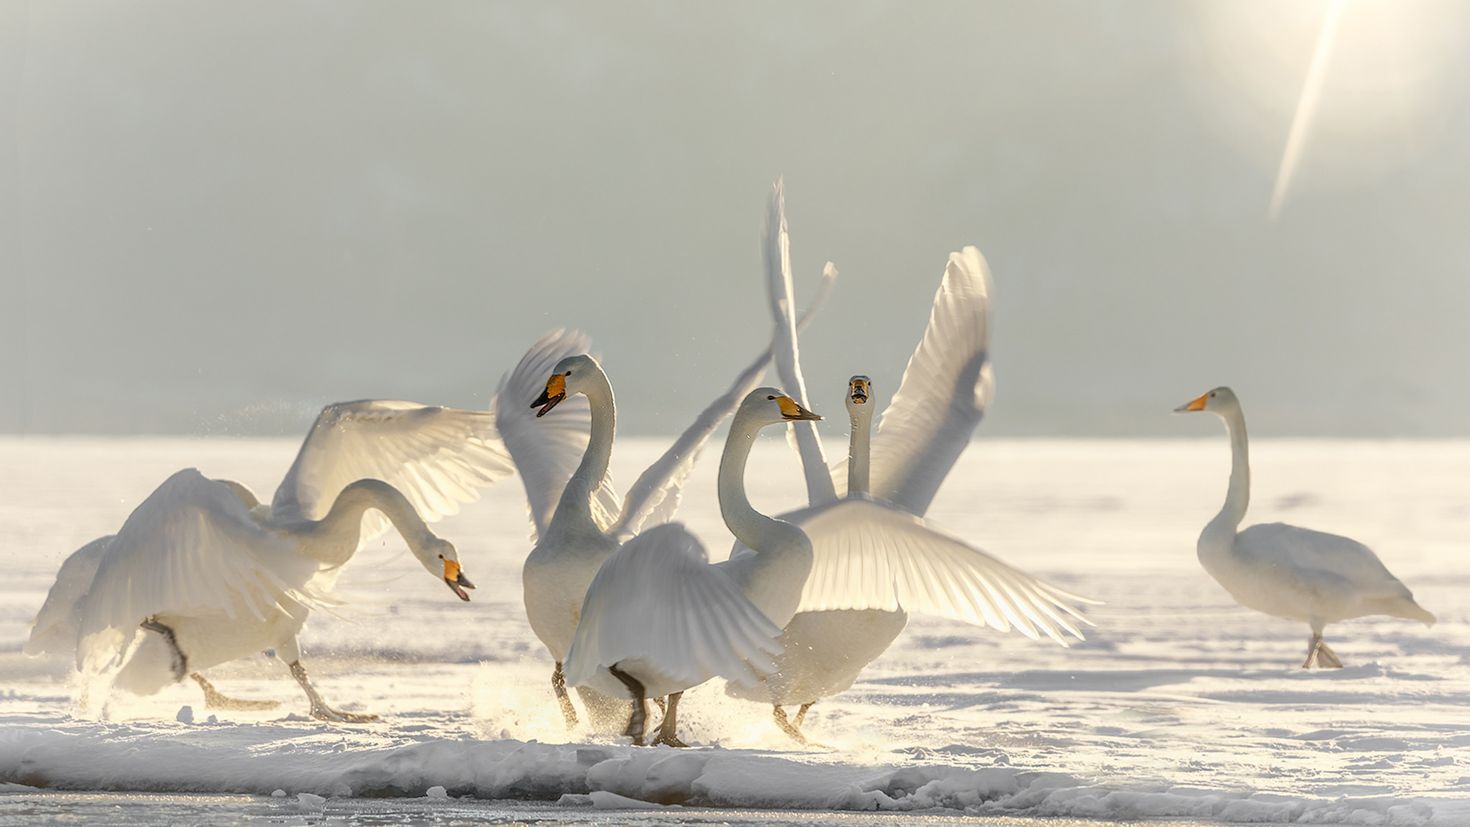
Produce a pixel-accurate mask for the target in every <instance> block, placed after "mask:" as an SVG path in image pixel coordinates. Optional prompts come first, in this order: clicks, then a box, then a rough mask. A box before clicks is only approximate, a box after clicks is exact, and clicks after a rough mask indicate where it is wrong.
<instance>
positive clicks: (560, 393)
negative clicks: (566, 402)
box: [531, 373, 567, 417]
mask: <svg viewBox="0 0 1470 827" xmlns="http://www.w3.org/2000/svg"><path fill="white" fill-rule="evenodd" d="M566 398H567V377H566V376H565V375H564V374H560V373H558V374H555V375H554V376H552V377H551V378H550V379H547V380H546V390H544V391H542V392H541V395H540V396H538V397H536V401H535V402H532V403H531V407H533V408H540V409H541V410H539V411H537V412H536V416H537V417H542V416H546V414H548V413H550V412H551V409H552V408H555V407H556V406H557V405H558V404H560V402H561V401H562V400H563V399H566Z"/></svg>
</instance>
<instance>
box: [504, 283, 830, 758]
mask: <svg viewBox="0 0 1470 827" xmlns="http://www.w3.org/2000/svg"><path fill="white" fill-rule="evenodd" d="M836 278H837V271H836V269H835V268H833V267H832V266H831V265H830V264H829V265H828V266H827V269H826V271H825V272H824V275H823V279H822V283H821V286H820V287H819V289H818V291H817V293H816V295H814V296H813V298H812V301H811V304H809V305H808V306H807V309H806V310H805V311H804V312H803V313H802V314H801V318H800V319H798V320H797V321H796V323H795V324H796V328H797V329H801V328H802V327H804V326H805V325H806V324H807V323H808V322H809V321H810V320H811V319H812V318H813V317H814V316H815V315H816V313H817V311H818V310H819V309H820V307H821V305H822V303H823V302H824V301H825V300H826V298H827V296H828V295H829V294H830V292H831V289H832V285H833V282H834V281H835V280H836ZM590 347H591V343H590V341H589V340H588V338H587V337H586V336H585V335H583V334H581V333H578V332H576V331H555V332H552V333H549V334H547V335H546V336H545V337H543V338H542V339H541V340H540V341H538V342H537V343H536V344H535V345H533V346H532V348H531V349H530V350H529V351H528V352H527V353H526V355H525V357H524V358H523V359H521V361H520V363H519V364H518V365H516V367H515V369H514V370H512V371H511V372H510V373H509V374H508V375H507V376H506V377H505V378H504V379H502V380H501V384H500V388H499V390H498V391H497V392H496V401H495V403H494V404H493V405H492V406H491V411H492V413H494V415H495V424H496V428H497V430H498V432H499V433H500V435H501V437H502V438H503V439H504V440H505V446H506V448H507V449H508V450H509V451H510V455H511V458H512V459H513V460H514V463H515V467H516V470H517V471H518V472H519V473H520V475H521V480H522V482H523V483H524V484H525V488H526V499H527V501H528V503H529V504H530V508H531V522H532V537H533V541H534V543H535V546H534V548H532V550H531V553H530V555H528V556H527V558H526V562H525V565H524V567H523V569H522V584H523V587H524V590H525V603H526V616H527V618H528V620H529V621H530V623H531V629H532V631H533V632H535V633H536V637H537V638H538V639H540V641H541V642H542V644H543V645H545V646H546V648H547V650H548V652H549V653H550V654H551V658H552V661H553V663H554V666H553V667H552V673H551V686H552V691H553V693H554V694H555V696H556V699H557V703H558V704H559V705H560V707H561V712H562V718H563V720H564V721H565V723H566V727H567V729H571V728H573V727H575V726H576V725H577V711H576V707H575V706H573V704H572V699H571V697H570V696H569V695H568V694H567V689H566V680H565V678H564V675H563V670H562V665H563V663H564V661H565V660H566V654H567V649H568V647H570V646H571V645H572V635H573V633H574V632H575V631H576V628H577V620H578V618H579V616H580V614H581V611H582V598H583V597H584V596H585V595H586V593H587V586H588V584H589V583H591V582H592V577H593V575H594V574H596V573H597V569H598V567H599V566H601V565H602V563H603V561H604V560H606V559H607V557H608V555H610V554H612V552H613V551H614V550H615V549H617V547H618V545H619V542H620V540H621V539H624V538H626V537H629V536H632V535H633V534H636V533H637V532H638V531H639V530H640V529H641V528H643V527H644V526H648V525H656V524H659V523H662V522H666V521H668V520H669V519H671V518H672V516H673V514H674V511H675V510H676V509H677V508H678V504H679V495H680V490H681V489H682V487H683V484H684V481H685V480H686V479H687V478H688V476H689V472H690V471H691V470H693V467H694V461H695V459H696V458H697V457H698V456H699V452H700V449H701V448H702V447H703V446H704V443H705V441H706V440H708V439H709V436H710V434H712V433H713V432H714V430H715V428H716V427H718V425H719V424H720V422H721V421H722V420H724V418H725V417H726V416H727V415H729V413H730V411H732V410H734V408H735V406H736V405H737V404H739V402H740V400H741V398H742V397H743V396H745V395H746V394H747V393H749V392H750V390H751V388H754V387H755V386H756V383H758V382H759V381H760V378H761V374H762V373H764V372H765V369H766V365H767V363H769V362H770V360H771V354H772V350H773V348H774V345H772V346H770V347H767V348H766V349H765V350H764V351H762V352H761V353H760V354H759V355H758V356H757V358H756V359H755V360H754V361H752V362H751V364H750V365H749V366H747V367H746V368H745V370H744V371H742V372H741V373H740V374H739V375H738V376H737V377H736V379H735V381H734V382H733V383H732V384H731V386H730V388H729V389H728V390H727V391H726V392H725V393H724V394H723V395H721V396H720V397H719V398H717V399H715V400H714V401H713V402H711V403H710V404H709V406H708V407H706V408H705V409H704V411H702V412H701V413H700V414H699V416H698V417H696V418H695V420H694V422H693V423H692V424H691V425H690V426H689V427H688V428H686V429H685V431H684V433H682V434H680V436H679V438H678V439H676V440H675V441H674V443H673V444H672V445H671V446H670V447H669V449H668V450H667V451H665V452H664V454H663V455H662V456H660V457H659V459H658V460H657V461H655V462H654V463H653V464H652V465H650V466H649V467H648V468H647V470H645V471H644V472H643V473H642V474H640V475H639V477H638V479H637V480H635V481H634V483H633V485H632V486H631V487H630V488H629V489H628V497H627V500H626V501H624V502H620V501H619V498H618V495H617V493H616V492H615V491H614V490H613V486H612V480H611V479H610V478H609V476H608V473H607V469H608V464H609V463H610V461H611V458H612V446H613V439H614V435H615V432H616V420H617V405H616V403H615V401H614V398H613V390H612V384H611V383H610V382H609V381H608V378H607V374H606V373H605V372H604V371H603V369H602V366H601V365H599V364H598V363H597V360H596V359H594V358H593V357H591V356H590V355H587V351H588V350H589V349H590ZM548 376H549V377H550V378H549V379H548ZM533 397H535V402H534V403H532V404H531V405H530V407H529V409H528V408H527V407H526V406H525V405H524V404H523V403H522V400H526V401H530V400H531V399H532V398H533ZM552 409H556V412H555V414H553V415H551V416H547V414H549V413H551V412H552ZM533 410H534V411H535V414H534V416H533V415H532V411H533ZM589 433H590V438H589V436H588V435H589ZM578 450H581V452H582V453H581V461H580V463H577V462H576V456H577V451H578ZM574 463H575V464H574ZM594 692H595V690H594ZM622 694H623V693H622V692H621V691H619V692H618V696H621V695H622ZM582 699H583V701H584V703H587V704H588V705H589V707H591V710H590V711H592V712H593V714H594V717H600V716H602V715H603V714H604V713H606V714H609V715H611V714H613V713H614V710H612V709H610V708H608V707H607V706H606V705H605V704H604V703H603V701H604V700H605V699H602V698H598V697H597V696H596V695H591V696H589V694H588V693H585V692H584V693H583V696H582ZM617 706H618V709H617V710H616V714H618V715H621V712H622V704H621V703H619V704H618V705H617ZM618 720H619V721H621V718H618Z"/></svg>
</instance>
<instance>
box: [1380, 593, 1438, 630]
mask: <svg viewBox="0 0 1470 827" xmlns="http://www.w3.org/2000/svg"><path fill="white" fill-rule="evenodd" d="M1391 614H1392V615H1393V616H1394V617H1402V618H1404V619H1405V620H1417V621H1419V622H1420V623H1423V624H1424V625H1425V626H1433V625H1434V622H1435V621H1436V620H1438V618H1436V617H1435V616H1434V613H1433V612H1431V611H1429V610H1427V609H1425V608H1424V607H1423V606H1420V605H1419V604H1418V603H1415V602H1414V598H1412V597H1411V598H1409V599H1408V600H1407V601H1405V602H1404V603H1401V604H1399V605H1397V606H1395V607H1394V609H1393V611H1392V612H1391Z"/></svg>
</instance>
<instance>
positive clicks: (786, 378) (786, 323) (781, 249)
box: [765, 178, 837, 505]
mask: <svg viewBox="0 0 1470 827" xmlns="http://www.w3.org/2000/svg"><path fill="white" fill-rule="evenodd" d="M782 188H783V184H782V181H781V179H779V178H777V179H776V184H775V186H774V187H773V188H772V190H771V203H770V211H769V213H768V214H767V216H766V238H765V248H766V287H767V291H768V293H769V296H770V300H771V315H772V316H774V317H775V320H776V339H775V342H774V343H773V344H772V346H771V349H772V351H773V352H774V353H775V361H776V374H777V375H778V376H780V377H781V389H782V390H784V391H786V393H787V395H789V396H790V397H791V398H792V399H794V400H796V401H797V403H799V404H800V405H801V406H802V407H810V405H808V403H807V396H806V380H805V379H804V378H803V377H802V375H801V359H800V355H799V354H798V352H797V344H796V321H795V313H794V311H793V309H792V308H793V307H794V305H795V298H794V295H793V294H794V290H793V287H792V283H791V239H790V236H789V235H788V234H787V232H786V196H785V194H784V193H783V190H782ZM829 266H830V265H829ZM791 433H793V434H795V437H796V449H797V453H799V454H800V455H801V467H802V472H803V473H804V474H805V475H806V490H807V500H808V501H809V502H810V503H811V504H813V505H818V504H820V503H826V502H831V501H832V500H835V499H837V489H836V487H835V486H834V485H833V483H832V473H831V472H830V471H829V470H828V469H827V457H826V456H825V455H824V454H823V453H822V442H821V439H820V437H819V436H818V435H817V427H816V425H815V424H813V423H811V422H793V423H791Z"/></svg>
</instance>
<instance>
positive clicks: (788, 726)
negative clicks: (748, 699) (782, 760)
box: [771, 704, 811, 747]
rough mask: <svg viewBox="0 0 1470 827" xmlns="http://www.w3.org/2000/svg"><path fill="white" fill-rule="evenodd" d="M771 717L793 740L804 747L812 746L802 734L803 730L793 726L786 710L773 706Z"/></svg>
mask: <svg viewBox="0 0 1470 827" xmlns="http://www.w3.org/2000/svg"><path fill="white" fill-rule="evenodd" d="M771 717H772V718H774V719H775V721H776V726H778V727H780V728H781V731H782V732H784V733H786V734H787V735H788V736H790V738H791V740H793V741H795V742H796V743H798V744H801V745H802V746H804V747H805V746H811V742H810V741H808V740H807V739H806V736H805V735H802V734H801V729H800V728H798V727H797V726H796V725H794V724H792V723H791V719H789V718H787V717H786V710H784V709H782V708H781V705H780V704H771Z"/></svg>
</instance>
